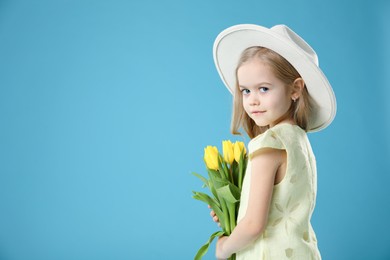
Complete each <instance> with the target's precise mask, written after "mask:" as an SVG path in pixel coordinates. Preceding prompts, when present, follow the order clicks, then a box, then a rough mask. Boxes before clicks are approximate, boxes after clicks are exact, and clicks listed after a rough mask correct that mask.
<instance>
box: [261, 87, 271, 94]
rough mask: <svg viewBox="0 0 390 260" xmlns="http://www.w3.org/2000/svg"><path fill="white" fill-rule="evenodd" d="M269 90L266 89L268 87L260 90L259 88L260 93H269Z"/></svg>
mask: <svg viewBox="0 0 390 260" xmlns="http://www.w3.org/2000/svg"><path fill="white" fill-rule="evenodd" d="M268 89H269V88H266V87H260V88H259V90H260V92H262V93H265V92H267V91H268Z"/></svg>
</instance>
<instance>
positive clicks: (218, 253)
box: [215, 236, 230, 260]
mask: <svg viewBox="0 0 390 260" xmlns="http://www.w3.org/2000/svg"><path fill="white" fill-rule="evenodd" d="M226 239H228V237H227V236H221V237H219V238H218V241H217V249H216V250H215V256H216V257H217V259H218V260H225V259H227V258H228V257H230V255H226V253H225V252H223V244H224V243H225V241H226Z"/></svg>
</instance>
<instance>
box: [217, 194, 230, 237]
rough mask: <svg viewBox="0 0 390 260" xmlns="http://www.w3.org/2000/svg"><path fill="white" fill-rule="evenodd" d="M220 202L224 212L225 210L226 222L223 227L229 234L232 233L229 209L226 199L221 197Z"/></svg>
mask: <svg viewBox="0 0 390 260" xmlns="http://www.w3.org/2000/svg"><path fill="white" fill-rule="evenodd" d="M219 202H220V204H221V208H222V212H223V218H224V223H223V227H222V228H223V229H224V231H225V232H226V234H227V235H230V234H231V229H230V224H229V222H230V219H229V211H228V208H227V205H226V201H225V200H224V199H223V198H221V197H219Z"/></svg>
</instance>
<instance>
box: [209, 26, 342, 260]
mask: <svg viewBox="0 0 390 260" xmlns="http://www.w3.org/2000/svg"><path fill="white" fill-rule="evenodd" d="M214 61H215V64H216V67H217V69H218V72H219V74H220V76H221V79H222V80H223V82H224V83H225V85H226V86H227V87H228V89H229V90H230V92H232V93H233V95H234V108H233V117H232V132H233V133H234V134H238V130H239V128H243V129H244V130H245V131H246V133H247V134H248V136H249V137H250V138H251V141H250V142H249V144H248V151H249V152H248V155H249V163H248V166H247V169H246V175H245V179H244V184H243V188H242V194H241V202H240V208H239V213H238V219H237V222H238V224H237V227H236V228H235V229H234V231H233V232H232V234H231V235H230V236H223V237H220V238H219V240H218V242H217V248H216V256H217V258H218V259H226V258H228V257H230V256H231V255H232V254H234V253H236V254H237V259H241V260H242V259H256V260H257V259H266V260H268V259H271V260H273V259H275V260H280V259H299V260H309V259H321V256H320V253H319V251H318V247H317V240H316V236H315V233H314V231H313V228H312V226H311V224H310V218H311V215H312V212H313V210H314V206H315V200H316V191H317V178H316V161H315V157H314V155H313V152H312V149H311V146H310V143H309V140H308V138H307V135H306V132H313V131H319V130H322V129H324V128H325V127H327V126H328V125H329V124H330V123H331V122H332V120H333V118H334V116H335V113H336V100H335V96H334V93H333V90H332V87H331V85H330V84H329V82H328V80H327V79H326V77H325V76H324V74H323V73H322V71H321V70H320V68H319V67H318V59H317V55H316V53H315V52H314V50H313V49H312V48H311V47H310V46H309V45H308V44H307V43H306V42H305V41H304V40H303V39H302V38H300V37H299V36H298V35H297V34H295V33H294V32H293V31H292V30H291V29H289V28H288V27H287V26H284V25H277V26H274V27H272V28H271V29H268V28H264V27H261V26H257V25H237V26H233V27H230V28H228V29H226V30H224V31H223V32H222V33H221V34H220V35H219V36H218V37H217V39H216V41H215V44H214ZM211 215H212V216H213V217H214V220H216V221H218V219H217V218H216V216H215V214H214V212H213V211H212V212H211Z"/></svg>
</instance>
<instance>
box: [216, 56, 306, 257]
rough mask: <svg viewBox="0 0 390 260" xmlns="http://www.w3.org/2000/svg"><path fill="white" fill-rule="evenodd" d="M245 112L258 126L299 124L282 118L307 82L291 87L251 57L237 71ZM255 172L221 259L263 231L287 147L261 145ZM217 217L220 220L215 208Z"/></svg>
mask: <svg viewBox="0 0 390 260" xmlns="http://www.w3.org/2000/svg"><path fill="white" fill-rule="evenodd" d="M237 77H238V82H239V87H240V91H241V93H242V95H243V97H242V98H243V106H244V110H245V112H246V113H247V114H248V115H249V116H250V117H251V118H252V119H253V120H254V121H255V122H256V125H258V126H269V127H273V126H275V125H276V124H280V123H290V124H295V122H294V120H293V119H292V118H285V119H283V120H282V121H280V120H279V119H280V118H282V117H283V116H284V115H285V114H286V113H287V111H288V110H289V108H290V106H291V102H293V101H292V100H294V99H297V98H299V97H300V95H301V92H302V89H303V88H304V82H303V80H302V79H301V78H298V79H296V80H295V81H294V83H293V86H292V87H290V88H287V87H286V86H285V84H284V83H283V82H282V81H281V80H279V79H278V78H276V77H275V75H274V73H273V71H272V70H271V68H270V67H269V66H268V65H267V64H265V63H264V62H262V61H260V60H250V61H248V62H246V63H244V64H243V65H242V66H241V67H240V68H239V69H238V71H237ZM251 164H252V172H251V184H250V191H249V201H248V207H247V211H246V213H245V216H244V217H243V218H242V219H241V221H240V222H239V223H238V224H237V226H236V228H235V229H234V231H233V232H232V234H231V235H230V236H222V237H220V238H219V240H218V242H217V248H216V257H217V259H226V258H228V257H230V256H231V255H232V254H233V253H236V252H238V251H240V250H241V249H243V248H245V247H246V246H248V245H249V244H250V243H251V242H253V241H254V240H255V239H256V238H258V237H259V235H260V234H261V233H262V232H263V230H264V228H265V226H266V224H267V217H268V211H269V206H270V203H271V198H272V192H273V188H274V185H275V184H277V183H279V182H280V181H281V180H283V178H284V175H285V172H286V164H287V155H286V152H285V151H284V150H277V149H270V148H267V149H261V150H259V151H257V152H256V153H255V154H253V155H252V158H251ZM211 216H212V217H213V219H214V221H218V218H217V217H216V216H215V213H214V212H213V211H211Z"/></svg>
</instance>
